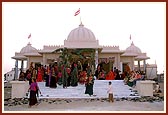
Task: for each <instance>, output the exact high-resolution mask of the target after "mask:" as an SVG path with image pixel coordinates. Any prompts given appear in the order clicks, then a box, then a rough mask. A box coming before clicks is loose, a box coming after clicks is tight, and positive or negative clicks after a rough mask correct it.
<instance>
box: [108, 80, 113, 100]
mask: <svg viewBox="0 0 168 115" xmlns="http://www.w3.org/2000/svg"><path fill="white" fill-rule="evenodd" d="M107 93H108V94H109V102H114V99H113V90H112V83H111V81H109V86H108V90H107Z"/></svg>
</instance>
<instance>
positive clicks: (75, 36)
mask: <svg viewBox="0 0 168 115" xmlns="http://www.w3.org/2000/svg"><path fill="white" fill-rule="evenodd" d="M67 40H68V41H95V40H96V38H95V35H94V34H93V32H92V31H91V30H89V29H87V28H85V27H84V25H83V24H82V23H81V24H80V25H79V27H78V28H75V29H73V30H72V31H71V32H70V33H69V35H68V38H67Z"/></svg>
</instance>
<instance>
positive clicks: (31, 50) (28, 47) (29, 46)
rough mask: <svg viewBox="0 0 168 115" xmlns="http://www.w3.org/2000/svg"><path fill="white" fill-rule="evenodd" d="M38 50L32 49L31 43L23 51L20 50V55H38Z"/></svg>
mask: <svg viewBox="0 0 168 115" xmlns="http://www.w3.org/2000/svg"><path fill="white" fill-rule="evenodd" d="M37 52H38V51H37V49H36V48H34V47H32V46H31V44H30V43H28V44H27V46H25V47H23V48H22V49H21V50H20V53H21V54H26V53H37Z"/></svg>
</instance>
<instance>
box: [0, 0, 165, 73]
mask: <svg viewBox="0 0 168 115" xmlns="http://www.w3.org/2000/svg"><path fill="white" fill-rule="evenodd" d="M79 8H80V14H79V15H77V16H74V14H75V12H76V11H77V10H78V9H79ZM80 19H81V21H82V23H83V24H84V26H85V27H86V28H88V29H90V30H91V31H92V32H93V33H94V35H95V37H96V39H98V40H99V44H100V45H107V46H108V45H109V46H119V48H120V50H125V49H126V48H127V47H129V46H130V45H131V42H132V41H133V42H134V45H135V46H137V47H139V48H140V49H141V51H142V53H147V56H148V57H150V59H148V60H147V61H146V62H147V63H149V64H155V63H156V64H157V67H158V68H157V70H158V73H162V72H163V71H164V70H165V68H166V2H149V3H148V2H144V3H143V2H120V3H119V2H104V3H103V2H101V3H98V2H93V3H90V2H89V3H86V2H85V3H82V2H77V3H75V2H71V3H70V2H67V3H65V2H64V3H61V2H59V3H58V2H53V3H52V2H48V3H47V2H41V3H40V2H37V3H35V2H32V3H31V2H27V3H26V2H23V3H19V2H10V3H8V2H3V3H2V56H3V57H2V62H3V64H2V72H4V73H6V72H8V71H10V70H11V69H12V68H14V67H15V60H14V59H12V58H11V57H13V56H15V52H20V50H21V49H22V48H23V47H25V46H26V45H27V44H28V42H30V43H31V44H32V46H33V47H35V48H36V49H43V46H44V45H64V40H65V39H67V37H68V35H69V33H70V32H71V30H73V29H75V28H77V27H78V26H79V24H80ZM30 33H31V38H30V39H28V36H29V34H30ZM130 34H131V40H130ZM19 67H20V63H19Z"/></svg>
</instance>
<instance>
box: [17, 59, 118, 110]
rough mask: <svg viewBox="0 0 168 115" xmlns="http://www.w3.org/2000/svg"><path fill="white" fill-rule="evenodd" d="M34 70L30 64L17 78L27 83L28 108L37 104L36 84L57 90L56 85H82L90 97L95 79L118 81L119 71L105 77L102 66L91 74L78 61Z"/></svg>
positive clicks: (90, 70)
mask: <svg viewBox="0 0 168 115" xmlns="http://www.w3.org/2000/svg"><path fill="white" fill-rule="evenodd" d="M36 68H37V69H36ZM36 68H35V67H34V65H33V63H31V64H30V66H29V69H28V70H26V72H25V73H24V72H23V71H21V72H20V76H19V80H20V81H23V80H28V81H29V85H30V88H29V89H28V91H29V92H30V98H29V106H30V107H31V106H33V105H36V104H37V96H38V94H39V93H41V92H40V89H39V87H38V84H37V82H45V86H46V87H50V88H57V84H58V85H62V86H63V88H67V87H69V86H78V83H80V84H84V85H85V87H86V90H85V94H89V95H90V96H92V95H93V85H94V80H95V79H97V80H114V79H116V80H117V79H120V75H119V71H118V69H116V68H114V70H113V69H112V70H111V71H110V72H109V73H108V74H107V75H105V73H104V71H103V69H102V66H101V65H98V66H97V69H96V71H95V74H93V71H92V68H91V67H90V66H89V65H81V63H80V62H79V61H78V62H77V63H75V62H73V63H72V64H71V65H70V66H65V65H59V64H58V63H57V62H56V63H54V64H53V65H49V66H42V65H40V66H37V67H36ZM94 76H95V77H94ZM109 92H110V93H111V89H109ZM110 97H111V96H110Z"/></svg>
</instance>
